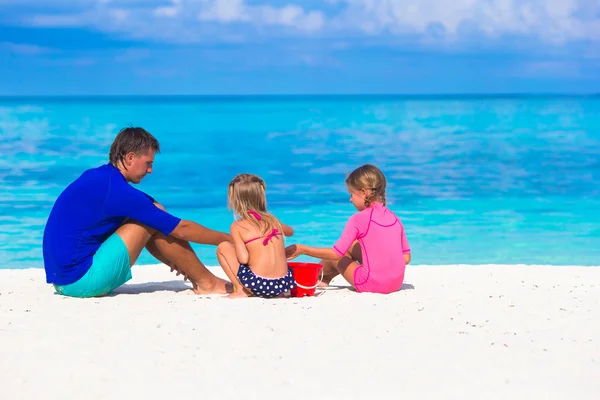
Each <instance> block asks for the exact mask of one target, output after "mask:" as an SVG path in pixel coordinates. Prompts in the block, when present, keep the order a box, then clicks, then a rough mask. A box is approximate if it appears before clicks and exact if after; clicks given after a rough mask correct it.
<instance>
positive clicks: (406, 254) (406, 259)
mask: <svg viewBox="0 0 600 400" xmlns="http://www.w3.org/2000/svg"><path fill="white" fill-rule="evenodd" d="M401 244H402V254H404V263H405V264H406V265H408V264H409V263H410V246H409V244H408V239H407V238H406V231H405V230H404V226H402V238H401Z"/></svg>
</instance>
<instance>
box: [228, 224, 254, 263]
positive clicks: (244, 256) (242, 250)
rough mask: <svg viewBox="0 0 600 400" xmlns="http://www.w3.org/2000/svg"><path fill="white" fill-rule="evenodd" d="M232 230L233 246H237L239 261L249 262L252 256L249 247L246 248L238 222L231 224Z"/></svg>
mask: <svg viewBox="0 0 600 400" xmlns="http://www.w3.org/2000/svg"><path fill="white" fill-rule="evenodd" d="M230 231H231V237H232V238H233V247H235V255H236V257H237V259H238V261H239V262H240V264H248V260H249V258H250V256H249V255H248V249H246V244H245V243H244V239H242V235H241V233H240V228H239V227H238V224H237V222H234V223H233V224H231V228H230Z"/></svg>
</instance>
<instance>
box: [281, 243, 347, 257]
mask: <svg viewBox="0 0 600 400" xmlns="http://www.w3.org/2000/svg"><path fill="white" fill-rule="evenodd" d="M302 254H304V255H307V256H309V257H314V258H322V259H325V260H335V261H337V260H339V259H340V258H342V256H340V255H339V254H338V253H337V252H336V251H334V250H333V249H331V248H327V247H310V246H305V245H303V244H293V245H291V246H288V247H286V249H285V255H286V257H287V259H288V260H291V259H293V258H296V257H298V256H301V255H302Z"/></svg>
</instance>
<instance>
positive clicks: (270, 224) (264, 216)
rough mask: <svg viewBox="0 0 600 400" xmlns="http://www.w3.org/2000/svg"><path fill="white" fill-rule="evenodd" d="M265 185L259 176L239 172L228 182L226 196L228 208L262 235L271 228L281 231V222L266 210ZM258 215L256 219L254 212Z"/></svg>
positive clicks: (269, 231)
mask: <svg viewBox="0 0 600 400" xmlns="http://www.w3.org/2000/svg"><path fill="white" fill-rule="evenodd" d="M266 189H267V185H266V184H265V181H263V180H262V179H261V178H260V177H258V176H256V175H252V174H239V175H237V176H236V177H235V178H233V179H232V181H231V182H229V187H228V190H227V197H228V200H229V209H233V212H235V213H236V214H237V215H238V216H239V218H240V219H242V220H248V221H250V223H252V224H253V225H254V226H256V228H257V229H259V230H260V231H261V233H262V234H263V235H266V234H268V233H271V230H272V229H273V228H277V229H278V230H279V232H283V228H282V226H281V222H279V220H278V219H277V218H275V216H274V215H272V214H270V213H268V212H267V196H266V193H265V191H266ZM251 211H253V212H255V213H256V214H258V215H259V216H260V220H259V219H257V218H256V217H255V216H254V215H251V214H254V213H251Z"/></svg>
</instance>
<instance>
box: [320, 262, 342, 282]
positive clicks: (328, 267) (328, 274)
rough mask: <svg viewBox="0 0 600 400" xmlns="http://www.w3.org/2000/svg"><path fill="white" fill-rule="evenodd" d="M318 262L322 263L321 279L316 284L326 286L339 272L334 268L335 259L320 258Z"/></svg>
mask: <svg viewBox="0 0 600 400" xmlns="http://www.w3.org/2000/svg"><path fill="white" fill-rule="evenodd" d="M320 263H321V265H323V280H322V281H321V283H319V285H318V286H319V287H327V286H329V284H330V283H331V280H332V279H333V278H335V277H336V276H338V275H339V274H340V273H339V272H338V270H337V268H336V264H337V261H333V260H321V261H320Z"/></svg>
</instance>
